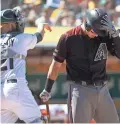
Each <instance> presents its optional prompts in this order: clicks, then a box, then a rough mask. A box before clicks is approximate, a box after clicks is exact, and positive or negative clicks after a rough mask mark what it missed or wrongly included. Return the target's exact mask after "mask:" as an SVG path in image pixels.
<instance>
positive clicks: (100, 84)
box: [75, 81, 107, 86]
mask: <svg viewBox="0 0 120 124" xmlns="http://www.w3.org/2000/svg"><path fill="white" fill-rule="evenodd" d="M75 83H76V84H80V85H83V86H104V85H106V84H107V81H103V82H89V81H79V82H78V81H77V82H76V81H75Z"/></svg>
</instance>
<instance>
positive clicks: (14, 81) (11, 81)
mask: <svg viewBox="0 0 120 124" xmlns="http://www.w3.org/2000/svg"><path fill="white" fill-rule="evenodd" d="M7 83H17V79H8V80H7Z"/></svg>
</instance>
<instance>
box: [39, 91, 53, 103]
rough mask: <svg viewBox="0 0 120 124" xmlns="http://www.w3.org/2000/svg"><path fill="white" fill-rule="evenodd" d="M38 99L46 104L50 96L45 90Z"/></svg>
mask: <svg viewBox="0 0 120 124" xmlns="http://www.w3.org/2000/svg"><path fill="white" fill-rule="evenodd" d="M39 97H40V99H41V100H42V101H43V102H47V101H48V100H49V99H50V98H51V94H50V93H48V92H47V91H46V90H43V91H42V93H41V94H40V95H39Z"/></svg>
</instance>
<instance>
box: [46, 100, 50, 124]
mask: <svg viewBox="0 0 120 124" xmlns="http://www.w3.org/2000/svg"><path fill="white" fill-rule="evenodd" d="M46 110H47V120H48V123H50V109H49V103H48V102H46Z"/></svg>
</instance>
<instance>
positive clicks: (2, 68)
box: [1, 58, 13, 71]
mask: <svg viewBox="0 0 120 124" xmlns="http://www.w3.org/2000/svg"><path fill="white" fill-rule="evenodd" d="M5 61H7V59H2V60H1V64H3V63H4V62H5ZM9 67H10V69H13V58H9ZM6 70H8V68H7V66H3V67H1V71H6Z"/></svg>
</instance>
